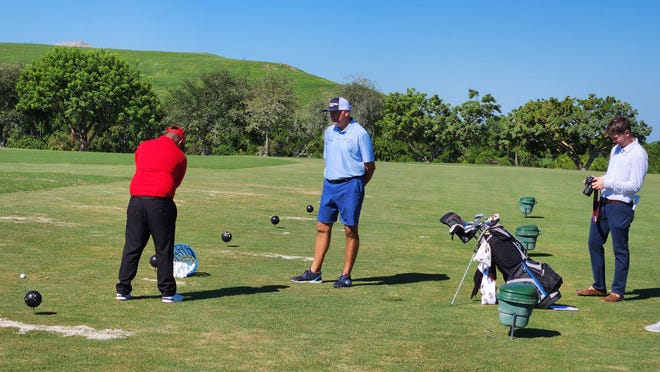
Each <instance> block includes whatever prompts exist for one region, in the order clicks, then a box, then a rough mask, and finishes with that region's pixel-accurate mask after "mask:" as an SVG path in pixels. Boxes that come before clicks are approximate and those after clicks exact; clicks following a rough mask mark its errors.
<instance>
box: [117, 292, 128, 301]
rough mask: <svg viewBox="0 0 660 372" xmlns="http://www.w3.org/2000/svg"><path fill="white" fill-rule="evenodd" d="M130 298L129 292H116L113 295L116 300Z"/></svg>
mask: <svg viewBox="0 0 660 372" xmlns="http://www.w3.org/2000/svg"><path fill="white" fill-rule="evenodd" d="M130 299H131V294H130V293H129V294H121V293H117V295H116V296H115V300H117V301H126V300H130Z"/></svg>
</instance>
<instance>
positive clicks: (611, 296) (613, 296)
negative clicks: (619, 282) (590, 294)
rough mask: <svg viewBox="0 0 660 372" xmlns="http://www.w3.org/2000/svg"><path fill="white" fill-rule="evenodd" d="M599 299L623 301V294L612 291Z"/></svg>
mask: <svg viewBox="0 0 660 372" xmlns="http://www.w3.org/2000/svg"><path fill="white" fill-rule="evenodd" d="M601 301H603V302H619V301H623V296H621V295H620V294H617V293H614V292H610V294H609V295H607V297H603V299H602V300H601Z"/></svg>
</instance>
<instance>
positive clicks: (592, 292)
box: [575, 287, 607, 297]
mask: <svg viewBox="0 0 660 372" xmlns="http://www.w3.org/2000/svg"><path fill="white" fill-rule="evenodd" d="M575 294H577V295H578V296H600V297H603V296H606V295H607V293H605V292H603V291H601V290H600V289H595V288H594V287H589V288H586V289H580V290H577V291H575Z"/></svg>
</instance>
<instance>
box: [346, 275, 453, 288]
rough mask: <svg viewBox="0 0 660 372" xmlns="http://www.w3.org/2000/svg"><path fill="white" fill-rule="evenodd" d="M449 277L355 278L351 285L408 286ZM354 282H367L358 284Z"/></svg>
mask: <svg viewBox="0 0 660 372" xmlns="http://www.w3.org/2000/svg"><path fill="white" fill-rule="evenodd" d="M448 279H449V277H448V276H447V275H445V274H424V273H399V274H394V275H391V276H373V277H370V278H356V279H353V285H354V286H358V285H392V284H410V283H419V282H435V281H440V280H448ZM356 282H369V283H360V284H356Z"/></svg>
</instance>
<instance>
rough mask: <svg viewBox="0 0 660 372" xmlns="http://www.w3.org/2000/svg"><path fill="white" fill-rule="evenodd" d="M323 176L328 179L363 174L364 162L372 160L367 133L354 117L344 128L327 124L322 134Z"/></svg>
mask: <svg viewBox="0 0 660 372" xmlns="http://www.w3.org/2000/svg"><path fill="white" fill-rule="evenodd" d="M323 158H324V159H325V173H324V176H325V178H326V179H329V180H337V179H341V178H350V177H358V176H362V175H364V163H368V162H371V161H374V149H373V146H372V144H371V137H369V133H367V131H366V130H365V129H364V128H363V127H362V126H361V125H360V124H359V123H358V122H357V121H355V120H354V119H351V122H350V123H348V125H347V126H346V128H344V130H339V128H337V126H336V125H331V126H329V127H328V128H327V129H326V130H325V133H324V135H323Z"/></svg>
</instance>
